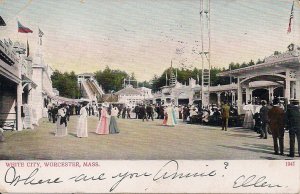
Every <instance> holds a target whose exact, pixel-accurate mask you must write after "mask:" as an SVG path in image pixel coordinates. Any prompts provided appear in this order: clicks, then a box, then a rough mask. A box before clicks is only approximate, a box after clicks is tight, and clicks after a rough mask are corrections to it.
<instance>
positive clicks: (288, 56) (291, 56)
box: [218, 51, 300, 76]
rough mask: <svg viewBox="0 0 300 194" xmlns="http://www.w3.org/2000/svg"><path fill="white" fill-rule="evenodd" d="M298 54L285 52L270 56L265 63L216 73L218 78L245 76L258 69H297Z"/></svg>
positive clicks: (299, 61)
mask: <svg viewBox="0 0 300 194" xmlns="http://www.w3.org/2000/svg"><path fill="white" fill-rule="evenodd" d="M299 55H300V52H298V51H293V52H286V53H283V54H280V55H278V56H274V55H272V56H270V57H268V58H266V62H264V63H261V64H257V65H253V66H249V67H244V68H239V69H235V70H231V71H224V72H221V73H218V76H238V75H243V74H247V73H248V72H251V71H254V70H258V69H264V70H266V69H274V68H287V67H292V68H295V67H298V66H299V64H300V57H299Z"/></svg>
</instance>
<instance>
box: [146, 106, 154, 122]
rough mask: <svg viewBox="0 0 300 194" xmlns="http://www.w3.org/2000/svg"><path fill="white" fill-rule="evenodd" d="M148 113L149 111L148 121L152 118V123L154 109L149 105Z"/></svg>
mask: <svg viewBox="0 0 300 194" xmlns="http://www.w3.org/2000/svg"><path fill="white" fill-rule="evenodd" d="M146 111H147V117H148V119H150V118H151V119H152V121H153V107H152V106H151V105H150V104H148V105H147V107H146Z"/></svg>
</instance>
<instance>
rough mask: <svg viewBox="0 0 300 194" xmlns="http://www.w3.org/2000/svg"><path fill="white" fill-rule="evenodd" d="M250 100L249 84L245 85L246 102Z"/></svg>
mask: <svg viewBox="0 0 300 194" xmlns="http://www.w3.org/2000/svg"><path fill="white" fill-rule="evenodd" d="M249 100H251V98H250V89H249V85H247V86H246V104H247V103H248V101H249Z"/></svg>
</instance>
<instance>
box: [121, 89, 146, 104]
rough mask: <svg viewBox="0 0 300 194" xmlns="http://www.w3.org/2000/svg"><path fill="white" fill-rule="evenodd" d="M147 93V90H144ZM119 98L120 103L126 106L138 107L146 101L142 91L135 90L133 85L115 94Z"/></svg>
mask: <svg viewBox="0 0 300 194" xmlns="http://www.w3.org/2000/svg"><path fill="white" fill-rule="evenodd" d="M143 91H147V90H145V89H144V90H143ZM115 95H117V96H118V102H119V103H124V104H125V105H126V106H130V107H133V106H136V105H138V104H141V103H143V102H144V101H145V96H144V94H143V93H142V91H141V90H139V89H135V88H133V86H132V85H127V86H126V87H125V88H123V89H121V90H119V91H118V92H116V93H115Z"/></svg>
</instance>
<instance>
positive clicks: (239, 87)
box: [237, 77, 243, 114]
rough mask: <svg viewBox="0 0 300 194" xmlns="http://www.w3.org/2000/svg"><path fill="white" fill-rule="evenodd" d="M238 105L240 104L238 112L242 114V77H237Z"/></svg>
mask: <svg viewBox="0 0 300 194" xmlns="http://www.w3.org/2000/svg"><path fill="white" fill-rule="evenodd" d="M237 97H238V99H237V106H238V114H241V111H242V100H243V94H242V85H241V81H240V78H239V77H238V78H237Z"/></svg>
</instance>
